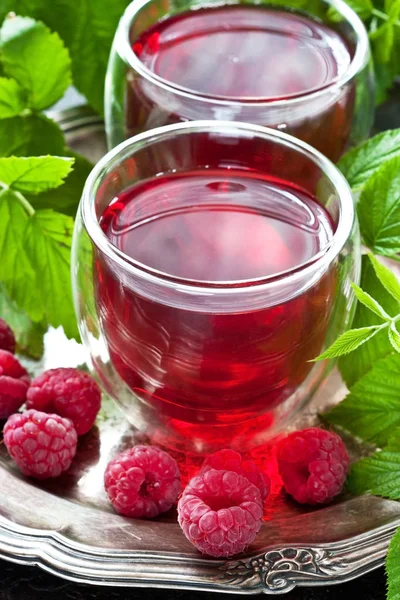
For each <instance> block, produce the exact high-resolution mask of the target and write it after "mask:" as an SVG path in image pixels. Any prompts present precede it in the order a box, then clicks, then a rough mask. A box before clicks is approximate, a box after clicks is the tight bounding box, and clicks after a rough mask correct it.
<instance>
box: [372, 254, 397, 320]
mask: <svg viewBox="0 0 400 600" xmlns="http://www.w3.org/2000/svg"><path fill="white" fill-rule="evenodd" d="M368 256H369V260H370V261H371V263H372V266H373V268H374V271H375V275H376V276H377V278H378V279H379V281H380V282H381V284H382V285H383V287H384V288H385V289H386V290H387V291H388V292H389V294H390V295H391V296H392V297H393V298H394V299H395V300H397V302H399V303H400V281H399V280H398V279H397V277H396V275H395V274H394V273H393V271H391V270H390V269H388V268H387V267H385V265H383V264H382V263H381V262H379V260H378V259H377V258H375V256H373V254H369V255H368ZM397 312H398V311H397Z"/></svg>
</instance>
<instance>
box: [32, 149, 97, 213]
mask: <svg viewBox="0 0 400 600" xmlns="http://www.w3.org/2000/svg"><path fill="white" fill-rule="evenodd" d="M70 154H71V156H72V157H73V158H74V159H75V163H74V169H73V171H72V172H71V173H70V174H69V175H68V177H67V179H66V180H65V183H64V184H63V185H62V186H61V187H59V188H58V189H57V190H56V191H54V190H50V191H48V192H42V193H41V194H37V195H35V196H31V195H30V194H26V198H27V200H28V201H29V202H30V204H32V206H33V207H34V208H35V210H36V209H43V208H53V209H54V210H57V212H62V213H64V214H67V215H70V216H71V217H74V216H75V215H76V211H77V208H78V205H79V201H80V199H81V196H82V191H83V186H84V184H85V181H86V179H87V177H88V175H89V173H90V171H91V170H92V168H93V165H92V164H91V163H90V162H89V161H88V160H86V158H84V157H83V156H80V155H79V154H74V153H73V152H71V153H70Z"/></svg>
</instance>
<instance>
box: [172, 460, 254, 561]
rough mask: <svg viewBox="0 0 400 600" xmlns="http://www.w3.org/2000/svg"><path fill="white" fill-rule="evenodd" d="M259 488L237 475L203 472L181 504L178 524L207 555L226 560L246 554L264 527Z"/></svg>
mask: <svg viewBox="0 0 400 600" xmlns="http://www.w3.org/2000/svg"><path fill="white" fill-rule="evenodd" d="M262 514H263V510H262V501H261V496H260V492H259V490H258V488H257V487H256V486H255V485H253V484H252V483H250V482H249V481H248V479H247V478H245V477H242V476H241V475H238V474H237V473H235V472H233V471H222V470H216V469H210V470H208V471H206V472H204V471H201V472H200V473H199V475H197V476H196V477H194V478H193V479H192V480H191V481H190V482H189V484H188V486H187V487H186V488H185V490H184V492H183V494H182V497H181V498H180V500H179V502H178V522H179V525H180V526H181V528H182V530H183V533H184V534H185V536H186V537H187V539H188V540H189V541H190V542H191V543H192V544H193V545H194V546H195V547H196V548H197V549H198V550H200V552H202V553H203V554H208V555H209V556H215V557H217V558H218V557H222V556H225V557H227V556H233V555H235V554H239V553H240V552H243V550H245V548H247V546H248V545H249V544H250V543H251V542H252V541H253V540H254V538H255V536H256V535H257V533H258V531H259V530H260V527H261V523H262Z"/></svg>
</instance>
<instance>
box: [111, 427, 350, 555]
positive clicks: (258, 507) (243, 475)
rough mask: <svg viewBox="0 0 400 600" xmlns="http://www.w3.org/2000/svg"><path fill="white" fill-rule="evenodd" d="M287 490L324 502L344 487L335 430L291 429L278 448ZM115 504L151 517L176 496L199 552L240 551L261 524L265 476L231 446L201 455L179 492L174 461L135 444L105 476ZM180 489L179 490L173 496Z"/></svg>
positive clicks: (344, 460) (305, 500) (343, 458)
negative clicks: (197, 469) (202, 458)
mask: <svg viewBox="0 0 400 600" xmlns="http://www.w3.org/2000/svg"><path fill="white" fill-rule="evenodd" d="M277 461H278V467H279V472H280V475H281V478H282V481H283V485H284V487H285V489H286V491H287V492H288V493H289V494H290V495H291V496H292V497H293V498H294V499H295V500H297V502H300V503H302V504H311V505H315V504H326V503H327V502H329V501H330V500H332V499H333V498H334V497H335V496H336V495H337V494H339V493H340V492H341V490H342V488H343V484H344V482H345V479H346V475H347V471H348V468H349V456H348V454H347V451H346V448H345V446H344V444H343V442H342V440H341V439H340V437H339V436H338V435H336V434H335V433H332V432H329V431H324V430H322V429H318V428H310V429H305V430H304V431H299V432H295V433H292V434H291V435H289V436H287V437H286V438H285V439H284V440H282V441H280V442H279V444H278V448H277ZM104 484H105V489H106V491H107V493H108V496H109V498H110V500H111V503H112V504H113V506H114V508H115V510H116V511H117V512H118V513H120V514H122V515H125V516H127V517H135V518H143V517H144V518H152V517H156V516H157V515H159V514H161V513H162V512H166V511H167V510H169V509H170V508H171V507H172V506H173V505H174V504H175V502H176V501H177V500H178V498H179V501H178V522H179V525H180V526H181V528H182V530H183V533H184V534H185V536H186V537H187V539H188V540H189V541H190V542H191V543H192V544H193V545H194V546H195V547H196V548H197V549H198V550H200V552H202V553H203V554H207V555H209V556H214V557H217V558H219V557H228V556H233V555H235V554H238V553H240V552H243V551H244V550H245V548H247V546H248V545H249V544H251V542H252V541H253V540H254V538H255V537H256V535H257V533H258V531H259V530H260V527H261V524H262V517H263V512H264V511H263V508H264V503H265V501H266V500H267V498H268V495H269V492H270V480H269V478H268V476H267V475H266V474H265V473H262V472H261V471H260V470H259V469H258V467H257V465H256V464H255V463H253V462H252V461H249V460H243V458H242V456H241V455H240V454H239V453H238V452H235V451H233V450H220V451H219V452H216V453H214V454H211V455H209V456H208V457H206V459H205V461H204V463H203V466H202V467H201V469H200V472H199V473H198V474H197V475H196V476H195V477H193V479H191V480H190V481H189V483H188V485H187V486H186V487H185V489H184V490H183V492H182V493H181V494H180V491H181V485H180V473H179V468H178V465H177V463H176V461H175V460H174V459H173V458H172V457H171V456H170V455H169V454H168V453H167V452H164V451H163V450H160V449H159V448H156V447H153V446H135V447H134V448H132V449H130V450H126V451H125V452H122V453H121V454H119V455H118V456H117V457H116V458H114V459H113V460H112V461H111V462H110V463H109V465H108V467H107V469H106V472H105V476H104ZM179 494H180V497H179Z"/></svg>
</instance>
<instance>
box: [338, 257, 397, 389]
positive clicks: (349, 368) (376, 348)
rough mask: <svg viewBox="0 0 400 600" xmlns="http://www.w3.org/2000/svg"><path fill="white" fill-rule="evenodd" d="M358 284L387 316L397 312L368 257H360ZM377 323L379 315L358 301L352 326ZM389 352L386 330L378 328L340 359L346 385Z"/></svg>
mask: <svg viewBox="0 0 400 600" xmlns="http://www.w3.org/2000/svg"><path fill="white" fill-rule="evenodd" d="M360 285H361V287H362V289H363V290H364V291H366V292H368V293H370V294H373V295H374V298H375V299H376V300H377V301H378V302H379V304H380V305H381V306H382V307H383V308H384V309H385V311H386V312H387V313H388V314H389V315H391V316H395V315H397V314H398V312H399V306H398V303H397V302H396V300H395V299H394V298H393V297H392V296H391V295H390V294H389V293H388V292H387V291H386V290H385V288H384V287H383V285H382V284H381V283H380V281H379V279H378V278H377V276H376V275H375V271H374V269H373V267H372V264H371V261H370V260H369V258H368V256H363V258H362V270H361V283H360ZM379 323H381V321H380V319H379V317H377V316H376V315H375V314H374V313H372V312H371V311H370V310H368V309H367V308H366V307H365V306H364V305H362V304H360V303H359V304H358V305H357V309H356V314H355V317H354V321H353V327H355V328H359V327H367V326H369V325H375V324H379ZM392 352H393V348H392V346H391V344H390V342H389V339H388V335H387V331H386V330H382V331H380V332H379V333H377V335H376V336H374V337H373V338H372V339H371V340H369V341H368V342H366V343H365V344H363V345H362V346H360V347H359V348H358V349H357V351H356V352H353V353H352V354H350V355H348V356H346V357H345V358H341V359H340V360H339V368H340V372H341V374H342V377H343V378H344V380H345V382H346V384H347V386H348V387H351V386H352V385H354V383H355V382H356V381H357V380H358V379H360V377H362V376H363V375H364V374H365V373H366V372H367V371H369V370H370V369H371V367H372V366H373V365H374V364H375V363H376V361H377V360H379V359H380V358H383V357H384V356H386V355H387V354H389V353H392Z"/></svg>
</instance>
